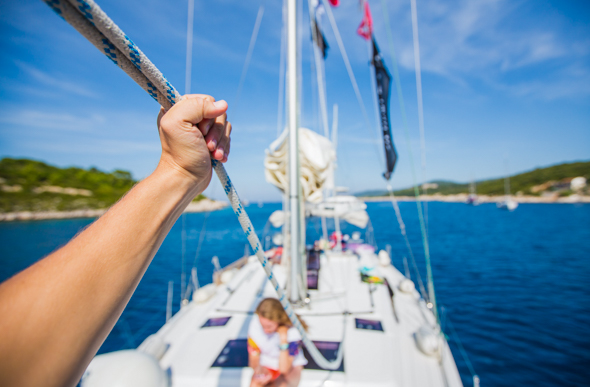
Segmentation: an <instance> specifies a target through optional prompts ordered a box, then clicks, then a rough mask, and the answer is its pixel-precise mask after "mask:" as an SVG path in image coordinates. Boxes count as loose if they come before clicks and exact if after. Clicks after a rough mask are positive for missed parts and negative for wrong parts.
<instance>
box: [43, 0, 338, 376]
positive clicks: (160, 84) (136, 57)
mask: <svg viewBox="0 0 590 387" xmlns="http://www.w3.org/2000/svg"><path fill="white" fill-rule="evenodd" d="M69 1H72V2H75V0H69ZM78 1H81V2H83V4H84V5H85V8H83V9H84V11H85V12H84V14H82V13H81V11H80V12H78V10H76V8H74V7H73V6H72V5H71V4H69V3H67V2H57V3H56V2H54V1H51V0H46V4H47V5H48V6H49V7H50V8H52V10H53V11H54V12H55V13H57V14H58V16H61V17H62V18H63V19H64V20H65V21H67V22H69V23H70V24H71V25H72V26H73V27H74V28H76V30H78V31H79V32H80V33H81V34H82V35H83V36H84V37H86V38H87V39H88V40H89V41H90V42H91V43H92V44H93V45H94V46H95V47H97V48H98V49H99V50H100V51H101V52H103V51H104V53H105V54H106V55H107V57H108V58H110V59H111V61H113V62H114V63H115V64H117V65H118V66H119V67H121V68H122V69H123V70H125V72H126V73H127V74H128V75H130V76H131V77H132V79H134V80H136V82H137V83H138V84H140V86H142V88H144V90H146V91H147V92H148V93H149V94H150V95H151V96H152V97H153V98H156V97H157V94H155V92H150V89H149V85H150V82H149V80H151V79H152V78H153V79H156V81H154V83H155V87H154V85H151V87H152V88H154V89H156V90H159V91H160V92H161V93H162V94H165V95H166V99H165V100H162V106H163V107H164V108H166V109H170V107H172V105H174V104H175V103H176V102H177V101H179V100H180V99H181V97H180V94H179V93H178V91H176V89H175V88H174V87H173V86H172V85H171V84H170V83H169V82H168V81H167V80H166V78H164V76H163V75H162V73H161V72H160V70H158V69H157V68H156V67H155V66H154V65H153V63H152V62H151V61H150V60H149V59H148V58H147V57H146V56H145V55H144V54H143V53H142V52H141V51H140V50H139V48H137V46H135V44H133V42H131V40H130V39H129V38H127V36H126V35H125V34H124V33H123V31H121V29H120V28H119V27H118V26H117V25H116V24H115V23H114V22H113V21H112V20H111V19H110V18H109V17H108V16H107V15H106V14H105V13H104V12H102V10H101V9H100V8H99V7H98V5H96V3H94V1H93V0H78ZM88 18H91V19H92V21H93V22H92V23H90V22H89V21H88ZM80 20H83V22H82V23H80ZM107 26H108V28H107ZM95 29H100V30H101V31H102V30H105V31H107V30H108V31H107V33H108V34H109V35H110V36H113V39H114V40H112V41H111V40H109V39H108V38H107V37H105V35H102V34H101V33H97V32H96V31H95ZM117 48H118V49H119V50H121V51H122V52H123V53H125V55H121V56H120V57H118V56H115V57H114V58H113V56H112V52H113V50H115V49H117ZM107 49H108V50H107ZM117 52H119V51H117ZM115 58H116V59H117V60H118V61H115ZM132 58H133V59H132ZM132 61H134V62H132ZM127 62H130V63H132V66H131V67H129V66H127V64H126V63H127ZM136 62H137V63H139V64H137V63H136ZM119 63H122V64H119ZM125 66H127V67H125ZM136 70H141V72H142V73H144V74H143V75H144V76H145V77H146V78H148V75H149V78H148V79H149V80H148V81H147V82H146V81H145V80H144V79H143V78H136V77H135V76H136V75H137V72H136ZM147 73H149V74H147ZM146 85H148V86H146ZM144 86H145V87H144ZM157 100H158V101H160V99H157ZM211 165H212V167H213V169H214V170H215V173H216V174H217V177H218V178H219V181H220V183H221V185H222V187H223V188H224V191H225V193H226V196H227V198H228V200H229V202H230V203H231V205H232V209H233V210H234V213H235V215H236V216H237V218H238V221H239V223H240V226H241V227H242V230H243V231H244V233H245V234H246V236H247V238H248V241H249V242H250V246H251V247H252V249H253V251H254V253H255V254H256V257H257V258H258V260H259V262H260V264H261V265H262V267H263V269H264V270H265V273H266V275H267V278H268V280H269V281H270V282H271V284H272V285H273V286H274V287H275V291H276V292H277V295H278V297H279V301H280V302H281V305H282V306H283V308H284V309H285V312H286V313H287V316H288V317H289V319H290V320H291V322H292V323H293V326H294V327H295V328H296V329H297V330H298V331H299V333H300V334H301V337H302V341H303V343H304V344H305V346H306V347H307V349H308V351H309V354H310V355H311V356H312V358H313V359H314V360H315V361H316V363H317V364H318V365H319V366H320V367H322V368H326V369H330V370H335V369H338V368H339V367H340V365H341V364H342V359H343V356H344V344H342V345H340V347H339V350H338V354H337V357H336V359H334V360H332V361H328V360H327V359H326V358H325V357H324V356H323V355H322V353H321V352H320V351H319V350H318V349H317V347H316V346H315V344H314V343H313V342H312V341H311V339H310V338H309V336H308V335H307V332H306V331H305V329H303V326H302V325H301V322H300V321H299V319H298V317H297V315H296V314H295V312H294V309H293V306H292V305H291V303H290V302H289V301H288V299H287V297H286V294H285V293H284V291H283V289H282V288H281V287H280V286H279V283H278V282H277V280H276V278H275V277H274V276H273V273H272V271H271V269H270V264H269V262H268V260H267V259H266V257H265V256H264V254H263V252H262V247H261V245H260V240H259V239H258V236H257V235H256V232H255V230H254V226H253V225H252V222H251V221H250V218H249V217H248V215H247V213H246V211H245V209H244V207H243V205H242V202H241V201H240V198H239V196H238V194H237V191H236V189H235V187H234V185H233V184H232V182H231V180H230V179H229V177H228V175H227V172H226V170H225V167H224V166H223V164H222V163H220V162H218V161H217V160H211ZM343 323H346V319H344V320H343ZM343 331H344V334H343V341H342V342H343V343H344V338H345V335H346V330H345V329H343Z"/></svg>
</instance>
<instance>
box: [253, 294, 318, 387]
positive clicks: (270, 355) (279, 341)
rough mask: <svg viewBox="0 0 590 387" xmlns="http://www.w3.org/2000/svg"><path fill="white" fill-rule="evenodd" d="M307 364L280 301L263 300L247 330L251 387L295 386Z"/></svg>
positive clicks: (298, 338) (298, 335)
mask: <svg viewBox="0 0 590 387" xmlns="http://www.w3.org/2000/svg"><path fill="white" fill-rule="evenodd" d="M300 321H301V320H300ZM301 324H302V325H303V326H304V328H305V329H307V326H306V324H305V323H304V322H303V321H301ZM306 364H307V360H306V359H305V357H304V356H303V350H302V347H301V335H300V334H299V331H297V329H295V328H294V327H293V326H292V324H291V321H290V320H289V317H288V316H287V314H286V313H285V311H284V310H283V307H282V306H281V303H280V302H279V300H277V299H276V298H266V299H264V300H262V301H261V302H260V304H258V307H257V308H256V316H255V317H254V318H252V321H251V323H250V327H249V329H248V365H249V366H250V367H251V368H252V369H254V375H253V376H252V383H251V384H250V386H251V387H261V386H277V387H278V386H297V385H298V384H299V379H301V370H302V369H303V366H304V365H306Z"/></svg>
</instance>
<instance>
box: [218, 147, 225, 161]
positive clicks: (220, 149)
mask: <svg viewBox="0 0 590 387" xmlns="http://www.w3.org/2000/svg"><path fill="white" fill-rule="evenodd" d="M217 150H218V151H219V153H221V158H222V159H223V155H224V152H223V147H222V146H220V147H219V148H217Z"/></svg>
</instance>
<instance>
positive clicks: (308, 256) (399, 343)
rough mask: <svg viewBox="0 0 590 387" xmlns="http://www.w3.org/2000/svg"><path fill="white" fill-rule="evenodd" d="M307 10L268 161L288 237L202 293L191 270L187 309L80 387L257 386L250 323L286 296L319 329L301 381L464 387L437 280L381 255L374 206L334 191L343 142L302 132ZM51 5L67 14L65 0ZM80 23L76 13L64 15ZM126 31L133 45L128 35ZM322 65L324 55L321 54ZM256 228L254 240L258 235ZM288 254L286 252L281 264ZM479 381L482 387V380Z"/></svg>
mask: <svg viewBox="0 0 590 387" xmlns="http://www.w3.org/2000/svg"><path fill="white" fill-rule="evenodd" d="M84 3H85V4H86V5H88V4H90V5H88V6H87V7H86V8H84V10H83V11H84V12H83V17H88V15H91V16H92V15H93V14H94V12H95V11H96V12H98V11H97V9H98V8H97V6H96V4H94V2H92V1H90V0H89V1H88V2H86V1H84ZM297 3H298V0H286V7H285V8H286V18H285V19H286V21H287V28H286V31H287V39H286V41H287V107H288V108H287V111H288V120H287V122H288V124H287V128H286V130H285V131H284V132H283V134H281V135H280V136H279V138H278V139H277V140H275V141H274V142H273V143H272V144H271V145H270V146H269V149H268V151H267V158H266V160H265V166H266V174H267V180H269V181H270V182H271V183H272V184H274V185H275V186H277V187H278V188H279V189H281V191H282V192H283V195H284V198H285V200H284V203H285V205H284V208H283V210H282V212H281V213H276V214H273V215H272V216H271V218H272V219H270V221H271V222H273V223H276V225H278V226H281V227H282V238H273V241H274V242H275V244H276V245H277V246H275V249H274V250H273V249H269V250H268V251H267V255H268V256H269V259H268V260H267V259H266V258H264V257H263V259H261V252H260V250H258V247H257V248H256V249H255V251H254V253H255V255H251V256H249V255H245V256H244V257H242V258H240V259H237V260H236V261H235V262H234V263H232V264H231V265H229V266H227V267H225V268H219V267H218V266H219V265H218V264H217V265H216V266H217V267H218V270H216V272H215V274H214V277H213V282H212V283H210V284H208V285H205V286H203V287H199V285H198V281H196V275H194V274H193V275H192V276H191V278H192V281H189V286H188V288H189V290H190V291H187V292H183V294H184V295H183V302H182V307H181V309H180V310H179V311H178V312H177V313H176V314H175V315H174V316H171V313H170V310H171V309H170V308H169V309H168V311H167V317H168V318H167V321H166V323H165V324H164V325H163V326H162V327H161V328H160V329H159V330H158V331H157V332H156V333H154V334H152V335H151V336H149V337H147V338H146V339H145V341H144V342H143V343H141V345H140V346H139V347H138V348H137V349H134V350H123V351H116V352H111V353H107V354H102V355H99V356H96V357H95V358H94V359H93V361H92V362H91V363H90V365H89V367H88V369H87V370H86V372H85V374H84V376H83V378H82V380H81V385H82V386H85V387H89V386H113V385H117V386H145V387H152V386H153V387H156V386H158V387H160V386H162V387H163V386H176V387H178V386H248V385H250V381H251V378H252V374H253V370H252V369H251V368H249V367H248V354H247V350H246V346H247V332H248V327H249V324H250V321H251V320H252V319H253V318H256V315H255V313H254V311H255V309H256V306H257V305H258V303H259V302H260V301H261V300H262V299H264V298H267V297H276V298H279V299H280V300H281V302H283V298H285V297H286V298H288V301H289V303H288V304H287V305H289V307H290V308H293V309H294V312H296V313H297V315H299V316H301V317H302V318H303V319H305V322H306V323H307V325H308V326H309V328H308V330H307V332H305V331H303V330H300V332H301V334H302V336H303V342H304V344H305V347H304V354H305V357H306V358H307V360H308V364H307V365H306V366H305V369H304V370H303V371H302V375H301V381H300V383H299V385H300V386H320V385H322V386H328V385H329V386H375V387H376V386H461V385H462V382H461V378H460V375H459V372H458V370H457V366H456V364H455V361H454V358H453V355H452V353H451V350H450V348H449V345H448V343H447V340H446V336H445V335H444V333H443V331H442V329H441V323H440V319H439V316H438V309H437V306H436V299H435V296H434V286H433V284H432V280H431V276H429V282H428V289H429V290H428V292H426V290H425V289H424V287H423V285H422V282H421V280H420V278H419V277H418V280H419V285H420V291H418V289H416V286H415V284H414V281H413V280H412V279H411V278H410V274H409V270H406V274H405V275H404V274H402V273H401V272H400V271H399V270H398V269H397V268H395V267H394V266H393V265H392V262H391V257H390V254H389V253H388V252H386V251H385V250H379V249H378V248H377V246H376V244H375V243H374V241H373V240H372V238H371V235H370V234H371V228H370V227H367V225H370V223H369V220H368V215H367V213H366V211H365V209H366V204H364V203H363V202H362V201H360V200H359V199H357V198H355V197H352V196H347V195H338V191H339V190H338V189H337V187H335V185H334V184H333V176H334V169H335V165H334V164H335V151H334V144H333V143H334V142H335V136H332V141H330V140H329V139H328V138H327V137H326V136H321V135H320V134H318V133H316V132H314V131H311V130H309V129H303V128H300V125H299V122H300V117H299V114H300V113H299V107H298V101H299V93H300V90H299V85H298V82H297V77H298V71H299V67H300V62H299V60H300V58H298V50H297V34H298V31H297V27H298V25H300V23H298V20H297V18H298V14H297V7H298V4H297ZM331 3H337V1H333V2H332V1H331ZM362 4H363V6H364V7H365V19H364V21H363V24H364V27H367V26H368V25H369V24H371V23H372V22H371V20H370V19H368V18H367V17H366V16H367V14H368V3H365V2H363V3H362ZM49 5H50V6H51V7H52V8H53V7H55V8H54V10H56V12H58V11H59V12H58V14H60V15H62V16H63V15H66V14H65V10H64V9H63V8H59V7H60V5H59V4H57V3H51V4H49ZM318 5H319V3H317V2H316V3H314V2H312V1H310V2H309V7H310V22H311V25H312V34H313V40H312V42H313V43H312V44H315V46H314V47H315V52H316V54H323V53H322V46H321V44H320V42H322V43H325V41H324V38H323V36H322V35H321V31H320V29H319V28H318V25H317V24H315V23H316V22H317V18H316V16H317V13H315V12H317V11H318ZM322 5H323V6H324V7H325V12H327V14H328V16H330V15H331V10H330V5H329V4H328V3H327V2H324V1H323V2H322ZM98 10H99V9H98ZM312 11H315V12H312ZM68 12H78V11H77V10H70V11H68ZM70 16H71V15H66V17H65V18H66V20H68V21H69V19H68V18H69V17H70ZM99 16H100V17H96V18H95V19H94V22H96V24H99V23H100V21H101V18H102V20H105V15H103V14H101V15H99ZM76 17H79V16H76ZM108 21H109V24H108V25H109V30H110V31H106V30H105V33H107V32H112V31H113V30H115V27H116V25H114V23H112V22H111V21H110V19H108ZM94 22H93V24H92V25H93V26H94V25H95V23H94ZM85 25H86V27H87V28H88V29H89V28H91V27H90V26H89V25H88V24H85ZM369 30H370V29H369ZM115 32H116V31H115ZM365 32H366V30H365ZM120 35H121V36H122V37H124V39H126V41H129V42H130V40H129V39H128V38H127V36H126V35H124V34H122V31H121V34H120ZM369 37H370V38H371V41H370V44H371V46H372V53H373V54H372V61H371V65H372V66H373V69H374V75H375V83H376V86H377V87H376V89H377V90H376V91H377V98H378V106H379V113H380V120H379V121H380V123H381V126H382V131H383V138H384V148H385V153H386V159H387V160H386V171H385V173H384V177H385V178H386V179H389V178H390V177H391V174H392V171H393V168H394V166H395V161H396V159H397V154H396V152H395V148H394V146H393V142H392V137H391V131H390V128H389V122H388V97H389V89H388V88H389V82H390V77H389V74H388V72H387V70H386V69H385V67H384V64H383V61H382V59H381V57H380V55H379V51H378V47H377V44H376V41H375V40H374V38H372V36H371V35H370V34H369ZM127 44H128V45H129V46H130V47H131V48H132V49H133V50H134V51H132V54H133V55H135V56H133V55H132V57H133V59H134V60H139V59H138V57H139V56H140V54H141V55H143V54H142V53H140V52H139V51H138V50H137V49H135V46H134V45H133V43H132V42H131V43H130V44H129V43H127ZM323 47H325V44H324V45H323ZM122 49H123V50H124V49H125V47H123V48H122ZM111 59H112V57H111ZM317 59H321V58H320V57H319V55H318V56H316V60H317ZM149 65H151V62H150V63H149ZM126 71H127V70H126ZM133 71H135V70H133ZM134 79H135V78H134ZM138 79H139V78H138ZM138 83H139V82H138ZM167 86H169V87H170V89H172V87H171V86H170V85H169V84H168V85H167ZM145 89H146V91H148V92H149V93H150V95H152V96H153V97H154V98H155V99H157V100H158V101H163V102H164V103H165V101H166V100H165V99H162V98H161V96H160V95H158V94H157V93H156V92H155V91H154V89H155V88H154V86H153V85H152V84H150V83H149V82H148V83H147V86H146V87H145ZM173 91H174V92H175V90H173ZM164 97H165V98H167V99H168V100H169V101H170V103H173V101H172V100H173V99H174V98H175V95H174V93H173V92H172V91H170V92H169V93H168V95H167V96H166V95H164ZM320 99H321V100H323V101H325V99H323V97H321V96H320ZM324 107H325V106H324ZM323 110H324V111H325V110H326V109H323ZM335 117H336V115H335ZM335 117H334V118H335ZM334 121H336V120H334ZM325 122H326V115H324V123H325ZM326 128H327V125H325V128H324V129H326ZM334 133H335V132H334ZM216 171H217V170H216ZM227 181H228V183H227V185H226V187H224V188H227V189H226V192H229V191H231V189H232V188H231V183H230V182H229V180H227ZM327 191H331V192H327ZM238 200H239V199H238ZM234 211H235V212H236V215H238V212H240V215H242V214H243V212H244V211H245V210H244V208H243V206H242V205H241V204H240V205H236V206H235V207H234ZM396 211H397V207H396ZM311 216H316V217H319V218H321V219H322V221H323V224H324V229H325V231H324V233H323V236H322V237H321V238H320V239H319V240H317V241H314V243H312V244H310V245H308V244H307V243H306V242H307V241H306V236H305V229H306V228H305V221H306V219H308V218H309V217H311ZM326 219H334V222H333V223H334V228H335V229H334V231H333V232H332V234H331V235H332V237H328V230H327V222H326ZM341 221H346V222H349V223H351V224H355V225H357V226H358V227H360V228H365V230H366V235H365V238H364V239H362V238H361V235H360V233H353V235H351V236H348V235H343V234H342V232H341V231H340V229H339V224H340V222H341ZM404 227H405V226H404ZM247 231H248V232H249V233H250V234H249V235H255V233H254V230H251V229H248V230H247ZM330 231H331V230H330ZM404 235H405V234H404ZM279 247H280V251H281V254H280V256H277V255H273V257H271V256H270V255H271V254H275V253H276V252H277V251H278V250H279ZM271 258H272V259H271ZM261 263H262V265H261ZM263 266H264V267H263ZM193 273H194V272H193ZM417 275H419V274H418V272H417ZM191 292H192V295H190V293H191ZM169 299H170V298H169ZM169 305H170V304H169ZM288 314H289V313H288ZM290 317H291V316H290ZM295 321H298V320H296V319H295ZM474 383H475V384H478V379H476V377H475V378H474Z"/></svg>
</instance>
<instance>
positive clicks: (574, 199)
mask: <svg viewBox="0 0 590 387" xmlns="http://www.w3.org/2000/svg"><path fill="white" fill-rule="evenodd" d="M467 196H468V195H467V194H457V195H440V194H435V195H420V200H422V201H424V202H447V203H465V202H466V201H467ZM395 198H396V199H397V201H398V202H413V201H415V200H416V198H415V197H414V196H396V197H395ZM477 198H478V201H479V203H497V202H500V201H502V200H504V198H505V196H503V195H501V196H487V195H478V196H477ZM359 199H361V200H363V201H365V202H386V201H389V200H391V199H390V197H389V196H376V197H360V198H359ZM512 199H513V200H514V201H516V202H518V203H569V204H572V203H590V196H587V195H570V196H564V197H558V196H555V195H552V196H524V195H523V196H512Z"/></svg>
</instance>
